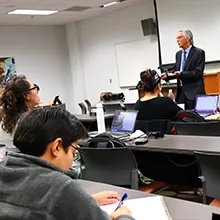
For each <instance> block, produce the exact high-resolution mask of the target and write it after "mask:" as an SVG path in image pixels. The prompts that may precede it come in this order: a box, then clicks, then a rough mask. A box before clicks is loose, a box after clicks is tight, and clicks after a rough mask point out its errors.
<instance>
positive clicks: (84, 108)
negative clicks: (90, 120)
mask: <svg viewBox="0 0 220 220" xmlns="http://www.w3.org/2000/svg"><path fill="white" fill-rule="evenodd" d="M78 105H79V107H80V108H81V111H82V114H87V110H86V106H85V104H84V103H83V102H80V103H78Z"/></svg>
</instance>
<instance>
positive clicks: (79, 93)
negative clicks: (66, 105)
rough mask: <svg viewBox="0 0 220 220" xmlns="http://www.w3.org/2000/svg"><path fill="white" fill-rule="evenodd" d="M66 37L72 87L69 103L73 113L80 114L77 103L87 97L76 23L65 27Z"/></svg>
mask: <svg viewBox="0 0 220 220" xmlns="http://www.w3.org/2000/svg"><path fill="white" fill-rule="evenodd" d="M66 35H67V44H68V52H69V58H70V69H71V77H70V78H69V82H70V83H71V85H72V87H71V88H72V91H71V94H72V95H71V102H72V104H73V112H74V113H80V112H81V110H80V107H79V106H78V103H80V102H83V100H85V99H87V95H86V87H85V77H84V71H83V65H82V60H81V48H80V43H79V37H78V31H77V27H76V23H71V24H68V25H66Z"/></svg>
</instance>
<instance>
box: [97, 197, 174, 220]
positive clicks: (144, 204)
mask: <svg viewBox="0 0 220 220" xmlns="http://www.w3.org/2000/svg"><path fill="white" fill-rule="evenodd" d="M117 205H118V203H117V204H111V205H106V206H101V209H102V210H104V211H106V212H107V213H108V214H111V213H113V212H114V210H115V209H116V207H117ZM124 205H125V206H126V207H128V208H129V209H130V210H131V213H132V216H133V217H134V218H135V220H146V219H147V220H155V219H160V220H172V218H171V216H170V214H169V212H168V209H167V207H166V205H165V202H164V200H163V197H161V196H152V197H146V198H140V199H131V200H126V201H125V202H124Z"/></svg>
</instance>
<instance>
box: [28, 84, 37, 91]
mask: <svg viewBox="0 0 220 220" xmlns="http://www.w3.org/2000/svg"><path fill="white" fill-rule="evenodd" d="M31 90H36V91H37V92H39V91H40V87H39V86H38V85H37V84H34V87H32V88H30V89H28V90H27V91H26V92H29V91H31Z"/></svg>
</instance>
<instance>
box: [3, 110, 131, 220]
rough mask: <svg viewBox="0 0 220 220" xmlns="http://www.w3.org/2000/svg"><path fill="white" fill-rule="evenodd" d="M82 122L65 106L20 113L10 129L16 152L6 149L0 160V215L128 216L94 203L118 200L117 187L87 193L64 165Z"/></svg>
mask: <svg viewBox="0 0 220 220" xmlns="http://www.w3.org/2000/svg"><path fill="white" fill-rule="evenodd" d="M87 135H88V134H87V133H86V131H85V128H84V127H83V125H82V124H81V122H79V120H78V119H76V118H75V117H74V116H72V115H71V114H70V113H69V112H68V111H66V110H60V109H58V108H42V109H36V110H32V111H30V112H26V113H24V115H22V116H21V117H20V119H19V121H18V124H17V126H16V129H15V133H14V140H13V141H14V145H15V146H16V147H17V148H18V149H19V150H20V152H21V153H9V154H8V156H7V159H6V161H5V163H4V164H3V165H2V166H0V176H1V178H0V202H1V205H0V219H4V220H9V219H21V220H29V219H32V220H39V219H45V220H46V219H48V220H49V219H54V220H60V219H64V220H65V219H66V220H72V219H74V220H85V219H86V220H105V219H106V220H107V219H108V220H109V219H117V220H122V219H123V220H129V219H133V218H132V217H131V216H130V215H131V213H130V211H129V210H128V209H127V208H126V207H124V206H122V207H121V208H119V209H118V210H117V211H116V212H114V213H112V214H111V215H110V216H108V215H107V214H106V213H105V212H104V211H102V210H101V209H100V207H99V205H105V204H111V203H115V202H117V201H118V200H119V199H120V198H119V196H118V194H117V193H116V192H102V193H97V194H94V195H92V196H90V195H88V194H87V193H86V192H85V191H84V190H83V189H82V188H81V186H80V184H79V183H77V180H76V173H75V172H74V171H73V170H69V169H70V168H71V165H72V161H73V158H74V155H75V153H76V152H77V147H78V140H79V139H81V138H85V137H87Z"/></svg>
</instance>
